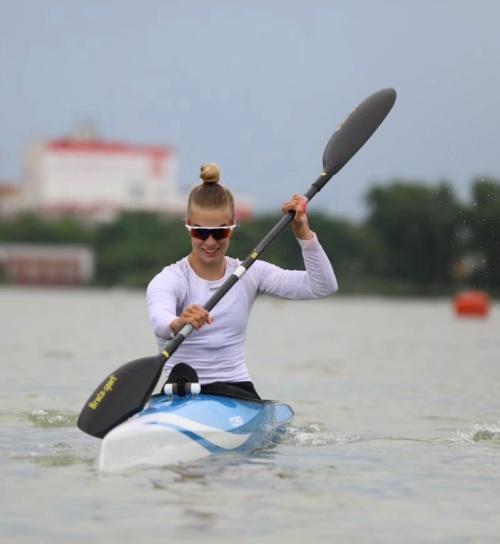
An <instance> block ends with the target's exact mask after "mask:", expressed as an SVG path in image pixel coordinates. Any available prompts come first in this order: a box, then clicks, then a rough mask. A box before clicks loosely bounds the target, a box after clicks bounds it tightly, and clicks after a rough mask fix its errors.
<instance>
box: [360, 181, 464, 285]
mask: <svg viewBox="0 0 500 544" xmlns="http://www.w3.org/2000/svg"><path fill="white" fill-rule="evenodd" d="M367 203H368V206H369V209H370V211H369V216H368V219H367V221H366V227H367V228H369V229H372V230H373V232H374V234H375V235H376V236H377V237H378V239H379V241H380V244H379V248H380V251H381V252H382V255H381V256H382V259H380V260H379V261H378V263H377V264H378V266H379V268H377V269H376V272H377V273H378V274H382V275H384V276H386V277H387V278H389V279H391V280H403V281H409V282H411V283H413V284H415V285H417V286H420V287H419V288H420V289H423V290H424V291H428V292H433V291H435V290H436V289H437V290H439V289H441V288H442V287H443V286H444V285H445V284H449V283H450V282H451V281H452V278H453V264H454V262H455V260H456V258H457V255H458V254H459V253H460V247H459V243H458V237H457V227H458V225H459V221H460V213H461V206H460V205H459V203H458V202H457V200H456V198H455V196H454V194H453V192H452V190H451V188H450V187H449V186H448V185H446V184H445V183H441V184H440V185H439V186H438V187H437V188H436V187H429V186H425V185H423V184H417V183H404V182H402V181H400V180H396V181H394V182H393V183H392V185H390V186H387V187H381V186H378V187H374V188H373V189H371V190H370V191H369V193H368V194H367Z"/></svg>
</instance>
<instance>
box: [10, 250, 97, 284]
mask: <svg viewBox="0 0 500 544" xmlns="http://www.w3.org/2000/svg"><path fill="white" fill-rule="evenodd" d="M0 276H1V277H2V280H3V281H6V282H8V283H14V284H23V285H82V284H84V283H88V282H89V281H91V280H92V278H93V277H94V253H93V251H92V250H91V249H89V248H86V247H80V246H72V245H45V244H0Z"/></svg>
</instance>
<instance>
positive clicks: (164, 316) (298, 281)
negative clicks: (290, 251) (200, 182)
mask: <svg viewBox="0 0 500 544" xmlns="http://www.w3.org/2000/svg"><path fill="white" fill-rule="evenodd" d="M298 242H299V244H300V247H301V249H302V256H303V258H304V264H305V271H300V270H284V269H282V268H280V267H278V266H275V265H273V264H270V263H267V262H265V261H259V260H257V261H255V262H254V263H253V264H252V266H251V267H250V268H249V269H248V271H247V272H246V273H245V274H244V275H243V276H242V277H241V278H240V279H239V280H238V281H237V282H236V283H235V284H234V285H233V287H232V288H231V289H230V290H229V291H228V292H227V293H226V294H225V295H224V297H222V299H221V300H220V301H219V302H218V303H217V305H216V306H215V308H213V309H212V311H211V312H210V315H211V316H212V318H213V322H212V323H211V324H210V325H208V324H205V325H204V326H203V327H202V328H201V329H200V330H199V331H196V330H195V331H193V332H192V333H191V334H190V335H189V336H188V337H187V338H186V339H185V340H184V342H183V343H182V344H181V345H180V346H179V348H178V349H177V351H176V352H175V353H174V354H173V355H172V356H171V357H170V358H169V359H168V361H167V363H166V365H165V372H166V373H167V374H168V373H169V372H170V370H171V368H172V367H173V366H174V365H175V364H176V363H178V362H181V361H182V362H185V363H188V364H190V365H191V366H192V367H193V368H194V369H195V370H196V372H197V373H198V377H199V380H200V383H201V384H206V383H213V382H215V381H222V382H240V381H251V378H250V374H249V372H248V369H247V365H246V362H245V341H246V332H247V325H248V320H249V316H250V311H251V309H252V306H253V304H254V302H255V299H256V298H257V296H259V295H263V294H266V295H271V296H275V297H279V298H283V299H289V300H310V299H317V298H322V297H326V296H328V295H330V294H332V293H334V292H336V291H337V289H338V285H337V279H336V277H335V273H334V271H333V268H332V265H331V263H330V261H329V259H328V257H327V255H326V253H325V252H324V250H323V248H322V247H321V245H320V243H319V241H318V239H317V237H316V235H315V236H314V238H312V239H311V240H298ZM225 259H226V272H225V275H224V277H223V278H221V279H219V280H217V281H207V280H204V279H202V278H200V277H199V276H198V275H197V274H196V273H195V272H194V270H193V269H192V268H191V266H190V265H189V262H188V259H187V257H185V258H183V259H181V260H180V261H178V262H176V263H175V264H172V265H170V266H167V267H165V268H164V269H163V270H162V271H161V272H160V273H159V274H157V275H156V276H155V277H154V278H153V279H152V280H151V282H150V283H149V285H148V289H147V302H148V313H149V319H150V321H151V324H152V326H153V331H154V334H155V336H156V342H157V344H158V348H159V350H160V351H161V350H162V349H163V348H164V346H165V344H166V343H167V342H168V340H170V339H172V338H173V336H174V334H173V332H172V330H171V329H170V326H169V325H170V323H171V322H172V321H173V320H174V319H176V318H177V317H178V316H180V315H181V314H182V312H183V310H184V309H185V308H187V307H188V306H191V305H192V304H198V305H200V306H203V304H205V303H206V302H207V301H208V299H209V298H210V297H211V296H212V295H213V294H214V292H215V291H216V290H217V289H218V288H219V287H220V286H221V285H222V284H223V283H224V281H225V280H226V279H227V278H228V277H229V276H230V275H231V274H232V273H233V272H234V270H235V269H236V268H237V267H238V266H239V265H240V264H241V261H240V260H238V259H234V258H231V257H225Z"/></svg>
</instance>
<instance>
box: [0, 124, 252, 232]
mask: <svg viewBox="0 0 500 544" xmlns="http://www.w3.org/2000/svg"><path fill="white" fill-rule="evenodd" d="M176 166H177V159H176V152H175V150H174V149H173V148H172V147H170V146H149V145H131V144H125V143H119V142H109V141H103V140H101V139H98V138H96V136H95V134H93V133H92V132H86V133H82V132H81V133H80V134H77V135H76V136H73V137H69V138H63V139H58V140H52V141H48V142H42V143H37V144H33V145H31V146H30V148H29V149H28V152H27V155H26V165H25V174H24V181H23V183H21V184H18V186H17V190H16V188H15V187H14V186H13V185H12V184H9V186H8V187H4V189H3V192H2V193H1V194H0V214H1V215H2V216H11V217H12V216H16V215H18V214H20V213H25V212H31V213H36V214H37V215H40V216H42V217H45V218H47V219H51V218H57V217H60V216H63V215H70V216H72V217H75V218H77V219H81V220H84V221H88V222H103V221H112V220H113V219H115V218H116V216H117V215H118V214H119V213H120V212H122V211H145V212H154V213H162V214H167V215H181V216H182V215H184V214H185V212H186V203H187V197H186V195H183V194H181V193H180V192H179V191H178V188H177V187H178V186H177V172H176ZM236 207H237V209H238V216H239V217H240V218H241V219H244V218H247V217H250V216H251V215H252V210H251V207H250V204H249V203H248V202H244V201H243V200H238V198H237V197H236Z"/></svg>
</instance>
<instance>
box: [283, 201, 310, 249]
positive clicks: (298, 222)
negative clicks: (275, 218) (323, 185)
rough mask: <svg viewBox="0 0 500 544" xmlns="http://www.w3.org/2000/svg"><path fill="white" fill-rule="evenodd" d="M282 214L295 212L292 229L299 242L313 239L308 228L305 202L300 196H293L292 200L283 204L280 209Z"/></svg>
mask: <svg viewBox="0 0 500 544" xmlns="http://www.w3.org/2000/svg"><path fill="white" fill-rule="evenodd" d="M281 209H282V211H283V213H288V212H290V211H294V212H295V217H294V218H293V221H292V228H293V232H294V233H295V236H296V237H297V238H299V239H300V240H310V239H311V238H313V237H314V233H313V232H312V230H311V229H310V228H309V222H308V220H307V213H306V212H307V201H306V200H305V198H304V197H303V196H301V195H293V198H292V200H289V201H288V202H285V204H283V207H282V208H281Z"/></svg>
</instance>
